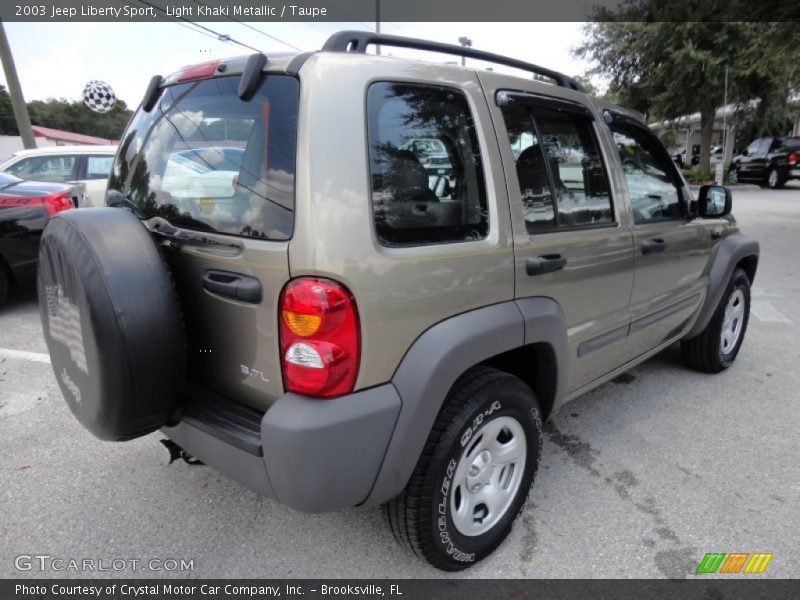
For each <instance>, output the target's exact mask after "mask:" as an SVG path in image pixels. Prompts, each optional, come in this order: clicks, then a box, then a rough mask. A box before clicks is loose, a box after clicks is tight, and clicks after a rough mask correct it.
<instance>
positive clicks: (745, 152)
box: [742, 148, 748, 156]
mask: <svg viewBox="0 0 800 600" xmlns="http://www.w3.org/2000/svg"><path fill="white" fill-rule="evenodd" d="M747 154H748V153H747V148H745V149H744V150H742V156H747Z"/></svg>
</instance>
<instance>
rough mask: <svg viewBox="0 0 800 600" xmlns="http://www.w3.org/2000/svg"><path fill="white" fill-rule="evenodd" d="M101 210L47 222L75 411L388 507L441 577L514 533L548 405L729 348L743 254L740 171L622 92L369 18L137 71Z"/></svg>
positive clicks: (307, 505)
mask: <svg viewBox="0 0 800 600" xmlns="http://www.w3.org/2000/svg"><path fill="white" fill-rule="evenodd" d="M377 43H379V44H381V45H384V46H403V47H412V48H418V49H421V50H433V51H439V52H446V53H451V54H457V55H462V56H467V57H471V58H475V59H480V60H485V61H493V62H495V63H500V64H503V65H506V66H511V67H516V68H518V69H521V70H524V71H527V72H528V73H529V74H530V73H534V74H537V75H540V76H544V77H547V78H550V79H552V80H553V82H554V84H553V85H551V84H548V83H545V82H542V81H537V80H533V79H530V77H529V76H528V78H525V77H516V76H511V75H507V74H503V73H499V72H493V71H484V70H477V69H471V68H463V67H459V66H453V65H444V64H432V63H426V62H419V61H412V60H406V59H400V58H392V57H387V56H377V55H373V54H369V53H367V52H366V48H367V46H368V45H371V44H377ZM415 140H429V141H430V143H429V144H428V145H429V146H433V145H435V149H436V153H435V154H436V157H437V158H440V159H441V160H440V161H439V163H437V165H438V164H441V165H443V167H442V168H441V169H440V168H439V167H438V166H437V165H433V164H431V162H430V160H429V159H430V156H419V155H418V154H417V153H416V151H415V145H414V143H413V141H415ZM417 146H419V144H417ZM428 154H430V153H428ZM107 204H108V206H107V207H104V208H93V209H85V210H78V211H68V212H65V213H60V214H58V215H56V217H55V218H53V219H52V220H51V221H50V224H49V225H48V226H47V228H46V230H45V232H44V235H43V239H42V243H41V259H40V268H39V280H38V285H39V298H40V311H41V318H42V323H43V328H44V334H45V337H46V339H47V344H48V348H49V351H50V356H51V359H52V364H53V368H54V371H55V375H56V377H57V379H58V382H59V385H60V387H61V391H62V393H63V395H64V397H65V399H66V401H67V404H68V405H69V407H70V409H71V410H72V412H73V413H74V414H75V416H76V417H77V418H78V420H79V421H80V422H81V423H82V424H83V425H84V426H85V427H86V428H87V429H89V431H91V432H92V433H93V434H94V435H96V436H97V437H99V438H101V439H104V440H117V441H123V440H129V439H132V438H136V437H139V436H143V435H145V434H148V433H151V432H153V431H156V430H161V431H162V432H163V433H164V434H165V435H166V436H168V437H169V438H170V440H172V442H173V443H174V444H175V446H173V448H179V449H181V450H182V452H183V455H184V457H189V456H193V457H196V458H197V459H198V460H200V461H202V462H204V463H206V464H207V465H209V466H211V467H213V468H215V469H217V470H219V471H220V472H222V473H225V474H226V475H228V476H230V477H231V478H232V479H234V480H236V481H238V482H241V483H242V484H244V485H246V486H248V487H250V488H252V489H254V490H256V491H258V492H260V493H261V494H264V495H265V496H268V497H270V498H274V499H276V500H277V501H279V502H281V503H283V504H285V505H288V506H290V507H292V508H294V509H296V510H299V511H305V512H322V511H332V510H337V509H341V508H344V507H351V506H375V505H379V504H382V505H384V513H385V516H386V520H387V521H388V524H389V526H390V528H391V530H392V531H393V533H394V535H395V536H396V537H397V539H398V540H399V541H400V542H402V543H403V544H405V545H406V546H407V547H409V548H410V549H411V550H412V551H413V552H414V553H415V554H416V555H417V556H419V557H421V558H423V559H426V560H428V561H429V562H430V563H431V564H433V565H435V566H436V567H439V568H441V569H446V570H458V569H463V568H465V567H468V566H470V565H472V564H474V563H475V562H476V561H479V560H481V559H483V558H485V557H486V556H487V555H489V554H490V553H491V552H492V551H493V550H494V549H495V548H496V547H497V546H498V545H499V544H500V543H501V542H502V540H503V539H504V538H505V537H506V535H507V534H508V533H509V531H510V530H511V527H512V525H513V523H514V520H515V518H516V517H517V515H518V514H519V513H520V511H521V509H522V507H523V504H524V502H525V500H526V498H527V496H528V492H529V490H530V488H531V485H532V482H533V479H534V476H535V474H536V470H537V466H538V464H539V459H540V453H541V444H542V430H541V428H542V421H543V420H545V419H547V418H548V417H549V416H550V415H552V414H554V413H555V412H556V411H558V410H559V409H560V408H561V406H563V405H564V403H566V402H568V401H569V400H571V399H573V398H575V397H576V396H578V395H580V394H582V393H584V392H586V391H587V390H589V389H591V388H593V387H595V386H597V385H599V384H601V383H603V382H605V381H608V380H609V379H611V378H613V377H615V376H616V375H618V374H620V373H622V372H623V371H625V370H627V369H629V368H631V367H632V366H633V365H636V364H637V363H640V362H642V361H644V360H646V359H647V358H649V357H651V356H653V355H654V354H656V353H657V352H659V351H661V350H662V349H664V348H666V347H667V346H669V345H670V344H673V343H675V342H678V341H679V342H680V344H681V347H682V349H683V356H684V358H685V360H686V362H687V363H688V365H689V366H691V367H694V368H696V369H700V370H703V371H707V372H710V373H714V372H719V371H722V370H723V369H726V368H727V367H728V366H730V364H731V363H732V362H733V361H734V359H735V358H736V355H737V353H738V351H739V349H740V347H741V344H742V340H743V338H744V334H745V330H746V328H747V321H748V313H749V306H750V285H751V283H752V281H753V277H754V276H755V272H756V267H757V263H758V252H759V248H758V244H757V243H756V242H755V241H752V240H750V239H748V238H747V237H745V236H744V235H742V234H741V233H739V230H738V227H737V225H736V222H735V220H734V219H733V217H732V216H731V215H730V211H731V196H730V192H729V191H728V190H727V189H725V188H722V187H716V186H708V187H704V188H702V189H701V190H700V193H699V199H698V200H697V201H695V200H694V199H693V198H692V195H691V193H690V191H689V189H688V187H687V185H686V183H685V182H684V180H683V179H682V177H681V175H680V173H679V172H678V171H677V170H676V168H675V166H674V165H673V163H672V161H671V160H670V157H669V155H668V154H667V152H666V151H665V150H664V148H663V147H662V146H661V144H660V143H659V141H658V140H657V138H656V137H655V136H654V135H653V134H652V133H651V132H650V131H649V129H648V128H647V126H646V125H645V124H644V123H643V121H642V120H641V118H640V117H639V116H638V115H637V114H635V113H632V112H630V111H628V110H625V109H623V108H619V107H617V106H612V105H609V104H606V103H603V102H601V101H599V100H597V99H595V98H591V97H590V96H588V95H587V94H585V93H584V92H583V90H582V89H581V87H580V85H578V84H577V83H576V82H575V81H574V80H572V79H570V78H568V77H566V76H565V75H563V74H561V73H557V72H554V71H550V70H548V69H544V68H541V67H538V66H536V65H531V64H528V63H523V62H521V61H517V60H515V59H511V58H507V57H503V56H498V55H494V54H488V53H485V52H481V51H478V50H475V49H472V48H462V47H458V46H450V45H445V44H440V43H434V42H427V41H422V40H414V39H409V38H401V37H395V36H387V35H379V34H372V33H367V32H341V33H338V34H336V35H334V36H332V37H331V38H330V39H329V40H328V41H327V42H326V44H325V45H324V47H323V48H322V50H321V51H319V52H309V53H303V54H297V55H293V56H278V57H272V56H271V57H269V58H267V57H266V56H264V55H263V54H254V55H251V56H248V57H242V58H234V59H230V60H221V61H213V62H208V63H204V64H200V65H195V66H191V67H187V68H185V69H183V70H181V71H179V72H177V73H175V74H173V75H171V76H169V77H167V78H161V77H159V76H156V77H154V78H153V80H152V81H151V83H150V86H149V88H148V90H147V92H146V94H145V96H144V99H143V101H142V103H141V105H140V106H139V108H138V110H137V111H136V113H135V115H134V117H133V118H132V120H131V121H130V123H129V125H128V127H127V129H126V131H125V133H124V135H123V138H122V140H121V144H120V147H119V151H118V153H117V156H116V159H115V163H114V166H113V169H112V173H111V176H110V179H109V191H108V196H107Z"/></svg>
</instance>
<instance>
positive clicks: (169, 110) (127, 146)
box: [109, 75, 300, 240]
mask: <svg viewBox="0 0 800 600" xmlns="http://www.w3.org/2000/svg"><path fill="white" fill-rule="evenodd" d="M238 85H239V78H238V77H220V78H216V79H208V80H203V81H198V82H192V83H185V84H179V85H175V86H170V87H168V88H167V89H166V90H165V91H164V93H163V94H162V97H161V99H160V101H159V103H158V104H157V105H156V106H155V108H153V110H152V111H151V112H150V113H144V112H140V113H138V114H137V116H136V117H134V119H133V121H132V122H131V125H130V127H129V130H128V132H126V134H125V137H124V139H123V141H122V145H121V148H120V151H119V152H118V155H117V156H118V158H117V161H116V163H115V164H114V167H113V169H112V173H111V178H110V179H109V189H111V190H119V191H121V192H122V193H123V194H124V195H125V197H126V199H127V202H128V203H129V204H133V205H134V206H135V207H136V208H137V209H138V212H139V213H140V214H141V215H142V216H143V217H144V218H150V217H154V216H160V217H163V218H165V219H167V220H168V221H170V222H171V223H172V224H173V225H175V226H178V227H185V228H187V229H196V230H200V231H210V232H216V233H225V234H231V235H238V236H246V237H257V238H265V239H271V240H286V239H289V238H290V237H291V235H292V229H293V225H294V175H295V154H296V152H295V150H296V143H297V111H298V102H299V88H300V85H299V82H298V81H297V79H295V78H293V77H289V76H285V75H268V76H266V77H265V78H264V80H263V81H262V83H261V86H260V88H259V90H258V91H257V92H256V94H255V95H254V96H253V98H252V99H251V100H249V101H247V102H244V101H242V100H241V99H240V98H239V97H238V95H237V93H236V92H237V86H238Z"/></svg>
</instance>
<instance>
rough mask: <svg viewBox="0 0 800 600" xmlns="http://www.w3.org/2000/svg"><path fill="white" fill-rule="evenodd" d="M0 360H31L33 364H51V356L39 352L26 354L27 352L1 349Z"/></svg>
mask: <svg viewBox="0 0 800 600" xmlns="http://www.w3.org/2000/svg"><path fill="white" fill-rule="evenodd" d="M0 358H15V359H17V360H30V361H33V362H40V363H48V364H49V363H50V355H49V354H41V353H39V352H26V351H25V350H12V349H11V348H0Z"/></svg>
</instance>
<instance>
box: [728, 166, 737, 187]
mask: <svg viewBox="0 0 800 600" xmlns="http://www.w3.org/2000/svg"><path fill="white" fill-rule="evenodd" d="M728 179H729V180H730V182H731V183H733V184H737V183H739V171H738V170H737V169H730V170H729V171H728Z"/></svg>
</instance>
